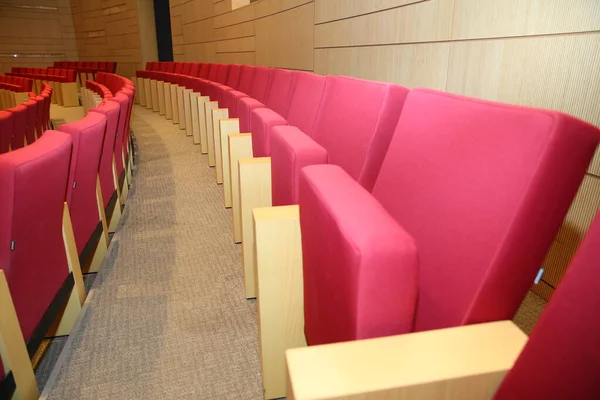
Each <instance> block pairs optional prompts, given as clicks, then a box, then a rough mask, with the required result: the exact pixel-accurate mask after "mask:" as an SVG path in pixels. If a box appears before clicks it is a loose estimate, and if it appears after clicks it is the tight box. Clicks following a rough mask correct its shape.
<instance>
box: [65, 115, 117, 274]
mask: <svg viewBox="0 0 600 400" xmlns="http://www.w3.org/2000/svg"><path fill="white" fill-rule="evenodd" d="M105 129H106V118H105V117H104V116H103V115H101V114H98V113H91V114H88V115H86V116H85V118H83V119H82V120H79V121H77V122H73V123H70V124H63V125H61V126H60V130H61V131H62V132H66V133H68V134H70V135H71V137H72V138H73V154H72V157H71V168H70V173H69V188H68V191H67V203H68V204H69V211H70V212H71V219H72V222H73V233H74V235H75V243H76V244H77V252H78V253H79V255H80V256H81V255H82V254H83V253H84V249H85V248H86V247H87V246H90V247H92V246H93V247H92V248H93V249H95V248H96V244H97V243H96V242H97V238H96V237H95V236H96V235H97V234H95V231H97V230H98V229H99V228H98V226H100V228H102V224H101V223H100V218H99V215H98V203H97V200H96V180H97V176H98V169H99V166H100V155H101V152H102V142H103V140H104V131H105ZM99 224H100V225H99ZM93 234H95V235H93ZM92 239H94V240H92ZM87 261H88V260H87V258H86V257H84V258H83V259H82V260H80V262H81V265H82V266H83V265H85V264H86V262H87Z"/></svg>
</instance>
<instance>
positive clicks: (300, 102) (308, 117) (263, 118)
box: [250, 72, 327, 157]
mask: <svg viewBox="0 0 600 400" xmlns="http://www.w3.org/2000/svg"><path fill="white" fill-rule="evenodd" d="M326 79H327V78H326V77H324V76H321V75H315V74H309V73H306V72H293V78H292V83H291V88H290V91H291V92H292V93H291V94H292V97H291V99H290V103H289V106H288V108H287V111H286V112H287V114H284V115H280V114H278V113H277V112H275V111H273V110H272V109H270V108H269V109H255V110H254V111H252V114H251V117H250V131H251V132H252V150H253V152H254V157H266V156H269V155H271V129H272V128H273V127H274V126H278V125H287V124H288V120H289V121H291V122H289V123H290V125H293V126H296V127H298V128H299V129H300V130H301V131H303V132H304V133H306V134H307V135H309V136H312V130H313V126H314V121H315V119H316V117H317V112H318V110H319V106H320V105H321V98H322V97H323V91H324V89H325V82H326Z"/></svg>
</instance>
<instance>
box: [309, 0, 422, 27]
mask: <svg viewBox="0 0 600 400" xmlns="http://www.w3.org/2000/svg"><path fill="white" fill-rule="evenodd" d="M422 1H423V0H362V1H347V0H316V1H315V11H316V15H315V22H316V23H317V24H320V23H322V22H327V21H335V20H339V19H344V18H350V17H355V16H357V15H363V14H368V13H372V12H376V11H381V10H388V9H392V8H395V7H401V6H405V5H408V4H412V3H420V2H422ZM426 1H431V0H426Z"/></svg>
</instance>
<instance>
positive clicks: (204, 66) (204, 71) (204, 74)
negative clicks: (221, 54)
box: [199, 63, 210, 79]
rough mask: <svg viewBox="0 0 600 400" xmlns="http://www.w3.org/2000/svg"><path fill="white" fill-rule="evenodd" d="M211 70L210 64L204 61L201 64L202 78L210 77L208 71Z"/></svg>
mask: <svg viewBox="0 0 600 400" xmlns="http://www.w3.org/2000/svg"><path fill="white" fill-rule="evenodd" d="M209 71H210V64H209V63H202V65H201V66H200V74H199V76H200V78H202V79H208V73H209Z"/></svg>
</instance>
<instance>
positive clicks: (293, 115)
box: [283, 71, 327, 136]
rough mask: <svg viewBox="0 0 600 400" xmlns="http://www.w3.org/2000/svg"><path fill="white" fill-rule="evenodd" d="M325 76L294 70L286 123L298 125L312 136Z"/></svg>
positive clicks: (325, 80) (325, 79)
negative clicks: (292, 92)
mask: <svg viewBox="0 0 600 400" xmlns="http://www.w3.org/2000/svg"><path fill="white" fill-rule="evenodd" d="M326 82H327V77H325V76H322V75H316V74H311V73H308V72H299V71H296V72H294V83H293V84H292V86H293V88H292V89H293V91H294V94H293V96H292V99H291V100H290V105H289V108H288V114H287V116H286V115H283V116H284V117H286V119H287V122H288V124H290V125H292V126H296V127H298V128H299V129H300V130H301V131H302V132H304V133H306V134H307V135H308V136H312V134H313V127H314V124H315V120H316V118H317V112H318V111H319V107H320V106H321V99H322V98H323V92H324V90H325V83H326Z"/></svg>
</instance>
